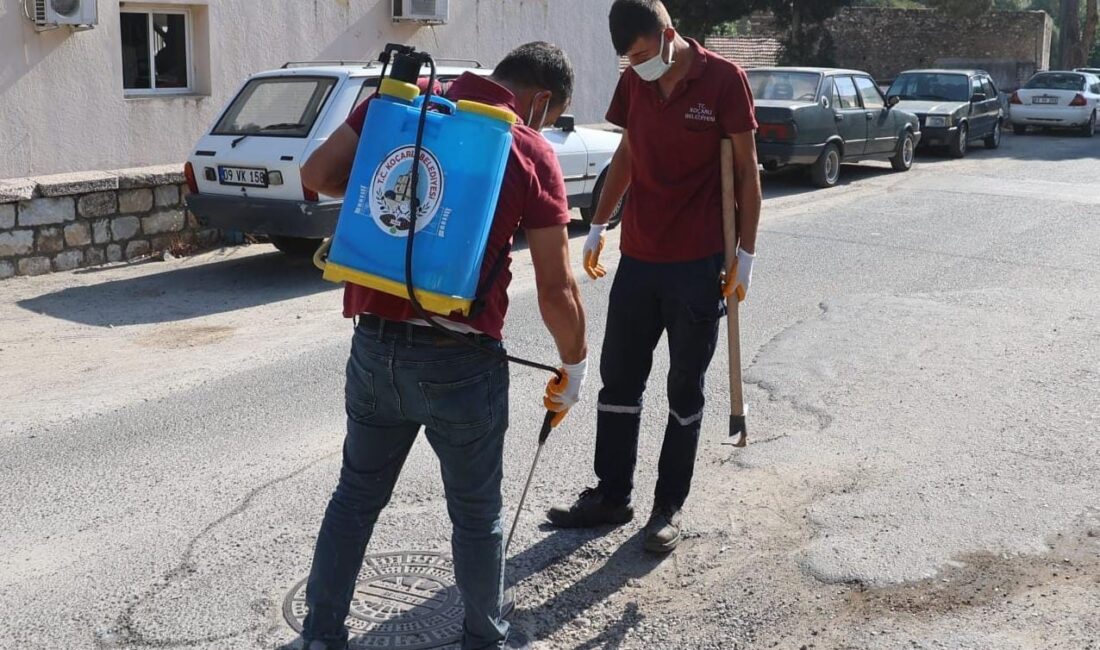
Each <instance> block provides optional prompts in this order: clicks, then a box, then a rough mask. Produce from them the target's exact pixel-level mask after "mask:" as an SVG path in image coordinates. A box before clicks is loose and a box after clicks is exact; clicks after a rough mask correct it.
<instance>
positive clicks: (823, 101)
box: [821, 97, 829, 108]
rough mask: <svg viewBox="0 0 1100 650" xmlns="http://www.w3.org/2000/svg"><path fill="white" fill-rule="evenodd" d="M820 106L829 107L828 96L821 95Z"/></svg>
mask: <svg viewBox="0 0 1100 650" xmlns="http://www.w3.org/2000/svg"><path fill="white" fill-rule="evenodd" d="M821 108H829V98H828V97H822V98H821Z"/></svg>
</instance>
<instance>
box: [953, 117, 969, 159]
mask: <svg viewBox="0 0 1100 650" xmlns="http://www.w3.org/2000/svg"><path fill="white" fill-rule="evenodd" d="M969 149H970V127H969V126H968V125H967V124H966V122H963V123H962V124H960V125H959V131H958V133H956V134H955V141H954V142H952V143H951V155H952V156H954V157H955V158H964V157H966V152H967V151H968V150H969Z"/></svg>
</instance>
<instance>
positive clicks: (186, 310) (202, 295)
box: [17, 253, 339, 327]
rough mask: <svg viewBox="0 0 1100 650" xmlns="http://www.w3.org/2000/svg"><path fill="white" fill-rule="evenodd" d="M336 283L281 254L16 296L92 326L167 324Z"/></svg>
mask: <svg viewBox="0 0 1100 650" xmlns="http://www.w3.org/2000/svg"><path fill="white" fill-rule="evenodd" d="M338 289H339V287H338V285H335V284H332V283H330V282H326V281H324V280H322V279H321V273H320V272H319V271H318V270H317V269H316V267H314V266H313V264H312V263H311V262H309V261H308V260H304V259H292V258H288V257H287V256H285V255H283V254H281V253H272V254H270V255H256V256H250V257H246V258H241V259H231V260H226V261H222V262H212V263H209V264H202V265H199V266H190V267H185V268H178V269H173V270H169V271H165V272H163V273H156V274H153V275H146V276H143V277H139V278H128V279H125V280H113V281H109V282H103V283H100V284H94V285H89V286H83V287H70V288H68V289H63V290H61V291H56V292H54V293H48V294H44V295H41V296H38V297H36V298H29V299H26V300H21V301H19V302H18V303H17V304H18V305H19V306H20V307H22V308H23V309H26V310H29V311H33V312H36V313H40V314H44V315H47V316H52V317H54V318H60V319H63V320H68V321H72V322H75V323H82V324H85V325H94V326H96V327H108V326H124V325H142V324H152V323H168V322H173V321H180V320H186V319H190V318H198V317H201V316H209V315H212V314H222V313H227V312H233V311H237V310H240V309H247V308H250V307H256V306H259V305H266V304H271V303H276V302H280V301H283V300H291V299H294V298H301V297H305V296H309V295H313V294H317V293H322V292H325V291H335V290H338Z"/></svg>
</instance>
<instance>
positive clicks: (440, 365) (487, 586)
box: [302, 323, 508, 650]
mask: <svg viewBox="0 0 1100 650" xmlns="http://www.w3.org/2000/svg"><path fill="white" fill-rule="evenodd" d="M388 325H389V327H384V328H378V327H373V329H372V326H368V325H367V324H365V323H360V324H359V326H358V327H357V328H356V330H355V336H354V338H353V341H352V348H351V357H350V359H349V360H348V364H347V385H346V389H345V401H346V409H347V416H348V432H347V436H346V437H345V439H344V460H343V467H342V468H341V470H340V481H339V483H338V485H337V487H336V491H335V492H334V493H333V495H332V499H331V500H330V501H329V504H328V508H327V510H326V511H325V518H324V522H323V523H322V524H321V531H320V533H319V534H318V536H317V547H316V550H315V551H314V556H313V567H312V569H311V571H310V575H309V581H308V583H307V587H306V602H307V604H308V606H309V614H308V616H306V620H305V628H304V630H303V633H302V636H303V637H304V638H305V639H307V640H308V641H317V640H319V641H324V642H326V643H327V644H328V647H329V648H332V649H339V648H343V647H344V646H345V644H346V643H347V639H348V630H347V628H346V627H345V626H344V620H345V619H346V618H347V615H348V610H349V608H350V603H351V600H352V596H353V594H354V589H355V584H356V577H357V575H358V573H359V569H360V566H361V565H362V563H363V556H364V554H365V552H366V548H367V543H368V542H369V541H370V537H371V532H372V531H373V530H374V524H375V522H376V521H377V520H378V515H379V513H380V512H381V511H382V508H384V507H385V506H386V504H387V503H388V502H389V500H390V496H391V495H392V493H393V486H394V483H396V481H397V477H398V475H399V474H400V472H401V467H402V465H403V464H404V462H405V458H406V457H407V456H408V453H409V450H410V449H411V448H412V445H413V442H414V441H415V440H416V437H417V435H418V434H419V432H420V428H421V427H424V428H425V432H426V435H427V438H428V442H429V443H430V444H431V446H432V449H433V450H434V451H435V453H436V455H437V456H438V457H439V461H440V465H441V466H442V474H443V485H444V488H445V491H446V495H447V511H448V513H449V514H450V518H451V523H452V525H453V530H452V535H451V551H452V554H453V555H454V565H455V579H456V582H457V583H458V587H459V591H460V592H461V593H462V598H463V601H464V603H465V608H466V614H465V616H466V618H465V633H464V635H463V641H462V647H463V648H464V649H471V650H472V649H474V648H479V649H480V648H501V647H503V646H504V640H505V638H506V637H507V634H508V623H507V622H505V621H503V620H502V619H501V606H502V604H503V602H502V601H503V593H504V551H503V548H502V545H503V544H502V540H503V528H502V526H501V517H502V514H503V513H502V501H501V494H500V482H501V477H502V474H503V453H504V432H505V431H506V430H507V428H508V364H507V363H504V362H502V361H500V360H498V359H496V358H493V357H492V356H490V355H487V354H485V353H484V352H479V351H477V350H473V349H470V348H468V347H465V346H462V345H460V344H457V343H455V342H453V341H450V342H448V341H440V340H439V338H438V336H437V335H436V334H434V333H431V332H429V331H427V330H426V328H419V327H413V326H406V325H395V324H392V323H391V324H388ZM490 345H495V346H496V347H497V348H498V349H500V348H501V345H500V343H499V342H495V341H494V342H491V343H490ZM414 546H415V545H414Z"/></svg>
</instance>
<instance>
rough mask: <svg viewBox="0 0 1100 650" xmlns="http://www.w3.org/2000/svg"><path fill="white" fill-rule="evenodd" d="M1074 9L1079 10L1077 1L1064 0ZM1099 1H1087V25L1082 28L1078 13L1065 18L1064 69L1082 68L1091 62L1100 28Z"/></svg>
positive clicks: (1063, 0) (1063, 27)
mask: <svg viewBox="0 0 1100 650" xmlns="http://www.w3.org/2000/svg"><path fill="white" fill-rule="evenodd" d="M1062 2H1064V3H1066V4H1067V5H1072V7H1071V8H1072V9H1078V8H1079V5H1078V2H1077V0H1062ZM1097 2H1098V0H1085V24H1084V26H1080V23H1079V22H1078V16H1079V15H1080V14H1079V9H1078V12H1076V13H1072V14H1069V15H1068V16H1063V21H1064V23H1063V26H1062V29H1063V34H1064V38H1065V40H1064V41H1063V45H1062V67H1063V68H1067V69H1071V68H1081V67H1084V66H1085V65H1086V64H1088V62H1089V57H1090V55H1091V54H1092V51H1093V49H1094V48H1095V47H1096V32H1097V27H1098V26H1100V7H1098V6H1097Z"/></svg>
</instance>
